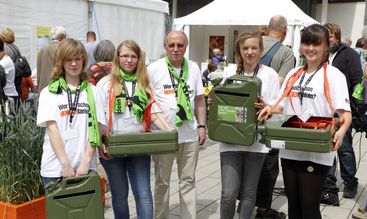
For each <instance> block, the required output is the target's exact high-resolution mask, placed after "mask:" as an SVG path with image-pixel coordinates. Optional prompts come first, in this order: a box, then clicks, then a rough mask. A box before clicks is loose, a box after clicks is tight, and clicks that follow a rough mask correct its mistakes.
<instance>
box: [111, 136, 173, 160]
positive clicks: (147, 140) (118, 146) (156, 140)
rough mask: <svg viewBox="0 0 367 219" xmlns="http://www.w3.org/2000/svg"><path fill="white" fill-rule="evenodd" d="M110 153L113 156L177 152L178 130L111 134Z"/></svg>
mask: <svg viewBox="0 0 367 219" xmlns="http://www.w3.org/2000/svg"><path fill="white" fill-rule="evenodd" d="M107 148H108V153H109V154H110V155H111V156H115V157H119V156H128V155H139V154H164V153H175V152H176V151H177V150H178V133H177V131H152V132H141V133H125V134H109V136H108V147H107Z"/></svg>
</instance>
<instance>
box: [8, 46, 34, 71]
mask: <svg viewBox="0 0 367 219" xmlns="http://www.w3.org/2000/svg"><path fill="white" fill-rule="evenodd" d="M9 48H10V49H11V50H12V51H13V53H14V54H15V56H16V58H15V60H13V62H14V67H15V77H16V78H19V77H29V76H31V74H32V69H31V67H30V66H29V63H28V61H27V59H26V57H25V56H22V55H21V54H20V51H19V50H18V49H17V48H16V47H14V46H13V45H9Z"/></svg>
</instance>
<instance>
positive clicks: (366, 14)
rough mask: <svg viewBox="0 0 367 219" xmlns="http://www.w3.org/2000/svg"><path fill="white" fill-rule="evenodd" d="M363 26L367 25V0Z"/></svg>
mask: <svg viewBox="0 0 367 219" xmlns="http://www.w3.org/2000/svg"><path fill="white" fill-rule="evenodd" d="M363 25H367V0H366V1H365V6H364V22H363Z"/></svg>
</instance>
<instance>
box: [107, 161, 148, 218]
mask: <svg viewBox="0 0 367 219" xmlns="http://www.w3.org/2000/svg"><path fill="white" fill-rule="evenodd" d="M100 161H101V164H102V166H103V168H104V169H105V171H106V173H107V176H108V180H109V183H110V187H111V195H112V207H113V212H114V214H115V218H116V219H128V218H130V212H129V204H128V195H129V181H130V185H131V189H132V191H133V194H134V198H135V204H136V212H137V218H138V219H152V218H153V201H152V192H151V190H150V156H149V155H148V156H131V157H120V158H114V159H112V160H102V159H100Z"/></svg>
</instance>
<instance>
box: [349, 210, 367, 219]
mask: <svg viewBox="0 0 367 219" xmlns="http://www.w3.org/2000/svg"><path fill="white" fill-rule="evenodd" d="M352 218H354V219H367V212H366V211H365V210H363V209H360V208H358V212H356V213H353V214H352Z"/></svg>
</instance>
